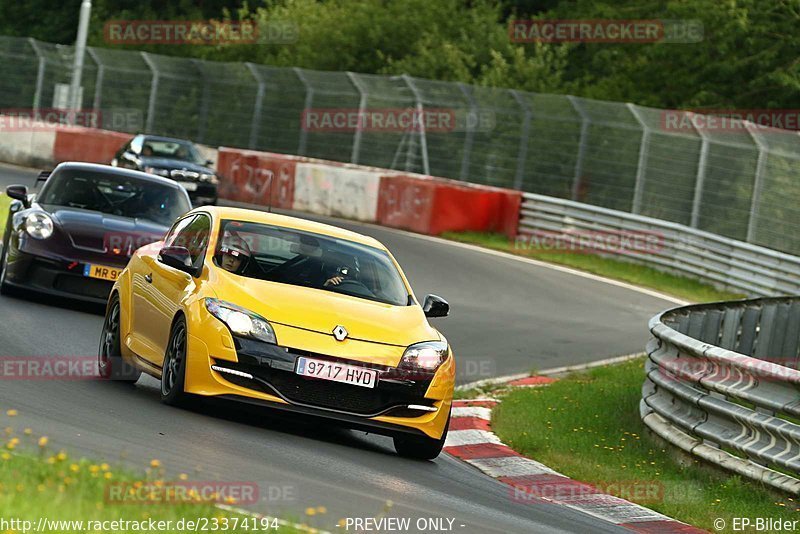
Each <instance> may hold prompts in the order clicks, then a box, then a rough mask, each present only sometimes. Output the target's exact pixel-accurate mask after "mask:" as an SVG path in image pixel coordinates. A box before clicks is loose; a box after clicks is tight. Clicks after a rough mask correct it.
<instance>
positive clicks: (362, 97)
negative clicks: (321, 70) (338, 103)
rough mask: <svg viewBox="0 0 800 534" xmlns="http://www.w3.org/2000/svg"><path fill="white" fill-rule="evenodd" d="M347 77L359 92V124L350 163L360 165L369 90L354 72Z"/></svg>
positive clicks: (354, 137)
mask: <svg viewBox="0 0 800 534" xmlns="http://www.w3.org/2000/svg"><path fill="white" fill-rule="evenodd" d="M347 77H348V78H349V79H350V83H352V84H353V86H354V87H355V88H356V91H358V96H359V99H358V122H357V123H356V133H355V134H354V135H353V150H352V152H351V153H350V163H356V164H357V163H358V156H359V152H360V151H361V135H362V133H363V130H364V124H363V121H364V113H365V112H366V110H367V96H368V95H367V90H366V88H365V87H364V85H363V84H362V83H361V80H359V79H358V78H357V77H356V75H355V74H353V73H352V72H349V71H348V72H347Z"/></svg>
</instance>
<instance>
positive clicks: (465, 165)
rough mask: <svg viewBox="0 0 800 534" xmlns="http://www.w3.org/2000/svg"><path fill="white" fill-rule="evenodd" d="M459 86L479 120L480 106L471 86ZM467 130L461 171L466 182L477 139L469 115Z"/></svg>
mask: <svg viewBox="0 0 800 534" xmlns="http://www.w3.org/2000/svg"><path fill="white" fill-rule="evenodd" d="M458 88H459V89H461V92H462V93H463V94H464V97H466V99H467V100H468V101H469V112H470V113H471V114H472V116H473V118H474V119H476V120H477V118H478V113H477V108H478V106H477V105H476V104H475V97H474V96H472V93H471V92H470V88H469V87H468V86H467V85H466V84H463V83H460V82H459V83H458ZM466 126H467V132H466V135H465V136H464V154H463V155H462V156H461V172H459V180H463V181H465V182H468V181H469V158H470V156H471V155H472V143H473V141H474V139H475V124H474V121H470V120H469V116H467V125H466Z"/></svg>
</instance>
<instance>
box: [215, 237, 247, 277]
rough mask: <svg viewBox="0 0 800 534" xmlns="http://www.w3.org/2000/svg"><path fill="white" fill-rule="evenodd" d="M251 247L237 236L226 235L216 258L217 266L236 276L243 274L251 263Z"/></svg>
mask: <svg viewBox="0 0 800 534" xmlns="http://www.w3.org/2000/svg"><path fill="white" fill-rule="evenodd" d="M251 256H252V254H251V253H250V247H249V246H247V242H245V240H244V239H242V238H241V237H239V236H238V235H236V234H230V233H227V232H226V233H225V236H224V237H223V238H222V243H221V244H220V246H219V250H218V251H217V254H216V256H215V258H216V260H217V264H218V265H219V266H220V267H222V268H223V269H225V270H226V271H230V272H232V273H234V274H242V273H243V272H244V270H245V269H246V268H247V264H248V263H249V262H250V257H251Z"/></svg>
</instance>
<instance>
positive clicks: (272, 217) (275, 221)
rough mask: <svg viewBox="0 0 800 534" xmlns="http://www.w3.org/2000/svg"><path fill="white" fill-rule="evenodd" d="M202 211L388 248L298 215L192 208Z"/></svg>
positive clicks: (352, 233)
mask: <svg viewBox="0 0 800 534" xmlns="http://www.w3.org/2000/svg"><path fill="white" fill-rule="evenodd" d="M202 211H205V212H208V213H210V214H211V215H212V216H213V217H214V219H216V220H222V219H229V220H235V221H243V222H254V223H261V224H269V225H272V226H281V227H284V228H292V229H294V230H301V231H304V232H311V233H315V234H321V235H326V236H329V237H334V238H337V239H344V240H347V241H353V242H354V243H360V244H362V245H368V246H371V247H375V248H379V249H381V250H387V249H386V247H385V246H384V245H383V244H382V243H381V242H380V241H378V240H377V239H374V238H372V237H369V236H365V235H362V234H359V233H357V232H351V231H350V230H345V229H344V228H339V227H338V226H331V225H330V224H324V223H319V222H314V221H309V220H307V219H300V218H298V217H290V216H288V215H280V214H278V213H267V212H266V211H257V210H249V209H243V208H229V207H222V206H202V207H199V208H195V209H194V210H192V212H202Z"/></svg>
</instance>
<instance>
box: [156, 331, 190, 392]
mask: <svg viewBox="0 0 800 534" xmlns="http://www.w3.org/2000/svg"><path fill="white" fill-rule="evenodd" d="M187 339H188V335H187V333H186V319H185V318H183V316H181V317H178V318H177V319H176V320H175V323H174V324H173V325H172V331H171V332H170V335H169V343H167V351H166V354H164V365H163V367H162V368H161V402H163V403H164V404H169V405H172V406H178V405H181V404H184V403H185V402H186V400H187V394H186V392H185V391H184V383H185V381H186V342H187Z"/></svg>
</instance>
